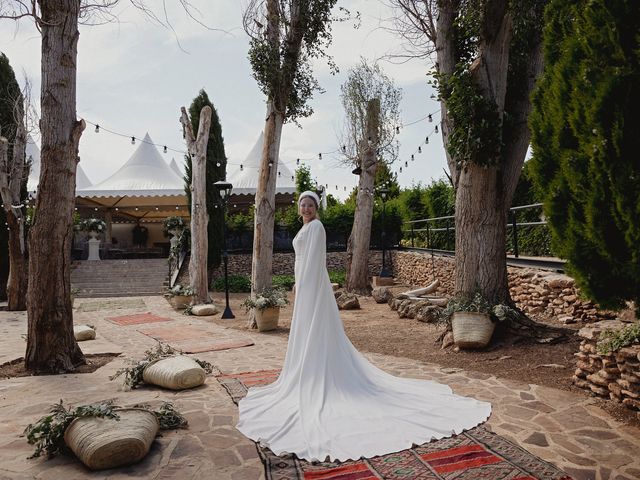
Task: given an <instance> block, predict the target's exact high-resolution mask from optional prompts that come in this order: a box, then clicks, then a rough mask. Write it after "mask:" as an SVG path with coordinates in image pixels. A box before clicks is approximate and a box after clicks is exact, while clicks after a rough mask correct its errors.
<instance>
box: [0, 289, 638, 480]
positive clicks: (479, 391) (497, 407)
mask: <svg viewBox="0 0 640 480" xmlns="http://www.w3.org/2000/svg"><path fill="white" fill-rule="evenodd" d="M243 297H244V295H238V296H234V299H233V303H232V307H234V312H235V313H236V315H242V310H241V309H240V307H239V306H238V304H239V301H240V300H241V299H242V298H243ZM141 298H142V300H143V302H142V303H140V302H136V303H131V302H128V303H127V302H121V303H118V302H114V299H105V300H102V302H104V303H103V304H101V303H100V302H101V300H98V299H77V300H76V302H77V307H78V306H79V307H81V308H76V312H75V323H77V324H80V323H89V324H92V325H95V326H96V327H97V339H96V340H94V341H88V342H82V343H81V344H80V345H81V347H82V349H83V351H84V352H85V353H102V352H114V353H117V352H122V355H121V356H120V357H118V358H116V359H115V360H113V361H112V362H110V363H109V364H107V365H105V366H104V367H102V368H100V369H99V370H97V371H96V372H94V373H92V374H73V375H58V376H40V377H23V378H14V379H7V380H1V381H0V425H2V427H1V428H0V480H4V479H12V480H13V479H15V480H22V479H65V480H74V479H110V480H111V479H114V480H115V479H124V478H132V477H133V478H140V479H157V480H164V479H215V480H227V479H230V480H243V479H247V480H252V479H261V478H264V471H263V467H262V463H261V462H260V459H259V457H258V454H257V451H256V449H255V446H254V444H253V442H251V441H250V440H248V439H246V438H245V437H243V436H242V435H241V434H240V433H239V432H238V431H236V430H235V428H234V425H235V423H236V421H237V410H236V407H235V405H234V404H233V402H232V401H231V399H230V398H229V396H228V395H227V393H226V392H225V390H224V389H223V388H222V387H221V386H220V385H219V384H218V382H217V381H216V380H215V378H213V377H209V378H208V379H207V383H206V384H205V385H204V386H203V387H200V388H198V389H195V390H188V391H182V392H170V391H164V390H160V389H157V388H152V387H148V386H142V387H140V388H137V389H135V390H132V391H124V390H123V389H122V388H121V382H120V381H119V380H115V381H113V382H111V381H109V379H108V377H109V375H112V374H113V373H114V372H115V371H116V370H117V369H118V368H121V367H123V366H125V365H126V361H127V359H137V358H140V357H141V356H142V354H143V352H144V351H145V350H146V349H148V348H150V347H153V346H154V345H155V340H153V338H151V337H149V336H147V335H144V334H143V333H140V330H142V329H143V327H148V326H149V325H145V324H143V325H124V326H120V325H117V324H114V323H112V322H110V321H107V320H105V317H113V316H120V315H129V314H136V313H145V312H151V313H153V314H155V315H158V316H162V317H169V318H170V319H171V320H170V321H169V322H163V323H162V325H163V326H166V327H168V328H174V329H175V331H176V332H181V331H184V330H185V328H187V327H192V328H195V329H198V330H203V331H206V332H207V333H208V335H209V336H210V337H211V338H212V339H215V341H216V343H220V344H222V343H228V344H234V343H236V344H237V343H242V342H247V343H250V341H253V342H254V345H252V346H247V347H241V348H234V349H229V350H220V351H208V352H202V353H198V354H197V355H195V356H196V357H197V358H201V359H203V360H207V361H209V362H211V363H213V364H214V365H216V366H217V367H218V368H220V370H221V371H222V372H224V373H237V372H244V371H256V370H269V369H278V368H280V367H281V365H282V361H283V359H284V353H285V350H286V340H285V339H284V338H282V337H278V336H275V335H270V334H260V333H257V332H240V331H237V330H232V329H228V328H225V327H221V326H219V325H216V324H214V323H212V322H211V321H210V320H209V321H208V320H207V317H193V316H189V317H187V316H183V315H181V314H180V313H177V312H174V311H173V310H172V309H171V307H170V306H169V304H168V303H167V302H166V300H165V299H164V298H162V297H141ZM107 302H109V303H107ZM83 305H84V308H82V307H83ZM101 305H102V306H104V309H103V308H101ZM291 311H292V309H291V308H289V309H286V310H284V311H283V313H284V314H285V315H290V314H291ZM347 314H348V313H347ZM153 325H160V324H159V323H156V324H153ZM25 333H26V315H25V314H24V313H15V312H0V363H4V362H6V361H9V360H13V359H15V358H18V357H22V356H23V355H24V349H25V341H24V338H23V337H24V334H25ZM366 356H367V357H368V358H369V359H370V360H371V361H372V362H373V363H375V364H376V365H378V366H379V367H381V368H383V369H384V370H386V371H388V372H390V373H392V374H394V375H399V376H407V377H415V378H425V379H432V380H437V381H441V382H444V383H447V384H449V385H450V386H451V387H452V388H453V389H454V391H455V392H456V393H458V394H461V395H470V396H474V397H476V398H478V399H481V400H487V401H490V402H491V403H492V405H493V413H492V415H491V418H490V419H489V421H488V425H489V427H490V428H491V429H492V430H493V431H495V432H496V433H498V434H500V435H503V436H504V437H506V438H509V439H510V440H512V441H514V442H516V443H518V444H519V445H521V446H523V447H524V448H526V449H527V450H529V451H530V452H532V453H534V454H535V455H538V456H539V457H541V458H543V459H544V460H547V461H550V462H552V463H554V464H555V465H557V466H558V467H560V468H562V469H564V470H565V471H566V472H567V473H569V474H570V475H572V476H573V477H574V478H575V479H576V480H582V479H594V480H607V479H611V480H632V479H639V478H640V430H638V429H635V428H631V427H627V426H624V425H622V424H620V423H619V422H617V421H616V420H614V419H613V418H611V417H610V416H609V415H608V414H607V413H606V412H604V411H603V410H601V409H599V408H598V407H596V406H595V404H594V401H593V400H591V399H589V398H587V397H584V396H580V395H576V394H572V393H569V392H565V391H561V390H555V389H552V388H548V387H541V386H536V385H528V384H526V383H521V382H515V381H511V380H503V379H499V378H495V377H493V376H490V375H485V374H479V373H474V372H465V371H462V370H459V369H446V368H440V367H439V366H437V365H429V364H424V363H420V362H416V361H414V360H410V359H406V358H396V357H391V356H385V355H378V354H367V355H366ZM109 398H115V399H116V400H117V402H118V403H119V404H122V405H130V404H135V403H141V402H144V403H148V404H151V405H159V403H160V402H161V401H171V402H173V403H174V405H175V406H176V408H178V409H179V410H180V411H182V412H183V413H184V414H185V416H186V417H187V419H188V420H189V425H190V426H189V429H188V430H179V431H172V432H164V433H163V434H162V436H159V437H158V438H157V440H156V442H154V444H153V446H152V449H151V452H150V454H149V455H148V456H147V457H146V458H145V459H144V460H143V461H142V462H140V463H138V464H136V465H134V466H131V467H127V468H121V469H115V470H108V471H103V472H90V471H88V470H87V469H86V468H84V467H83V466H82V465H81V464H80V463H79V462H78V461H76V460H75V459H73V458H72V457H70V456H61V457H58V458H55V459H53V460H49V461H47V460H44V459H33V460H28V459H27V457H28V456H29V455H30V453H31V452H32V448H31V446H30V445H28V444H27V443H26V441H25V439H24V438H23V437H21V436H20V435H21V433H22V431H23V430H24V428H25V426H26V425H27V424H29V423H30V422H33V421H35V420H36V419H37V418H39V417H40V416H42V415H43V414H45V413H46V412H47V411H48V408H49V406H50V405H51V404H53V403H55V402H57V401H59V400H60V399H63V400H64V401H65V403H66V404H72V405H76V404H82V403H91V402H95V401H100V400H104V399H109Z"/></svg>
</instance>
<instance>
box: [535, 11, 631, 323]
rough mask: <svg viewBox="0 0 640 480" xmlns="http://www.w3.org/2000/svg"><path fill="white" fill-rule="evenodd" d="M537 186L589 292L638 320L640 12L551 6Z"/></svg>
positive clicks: (561, 250)
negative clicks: (632, 310)
mask: <svg viewBox="0 0 640 480" xmlns="http://www.w3.org/2000/svg"><path fill="white" fill-rule="evenodd" d="M545 24H546V27H545V46H544V56H545V72H544V75H543V76H542V78H541V81H540V83H539V87H538V89H537V92H536V93H535V95H534V111H533V113H532V116H531V119H530V123H531V127H532V130H533V141H532V143H533V151H534V158H533V160H532V162H533V164H532V176H533V178H534V181H535V184H536V187H537V188H538V189H539V191H540V194H541V195H542V198H543V202H544V204H545V207H544V211H545V215H546V216H547V218H548V221H549V224H550V228H551V232H552V236H553V250H554V251H555V252H556V253H557V254H558V255H559V256H561V257H562V258H565V259H566V260H567V262H568V267H569V271H570V273H571V274H572V275H573V276H574V278H575V279H576V282H577V284H578V285H579V286H580V288H581V289H582V291H583V292H584V293H585V294H586V295H587V296H588V297H589V298H591V299H593V300H594V301H596V302H597V303H599V304H600V305H602V306H603V307H608V308H619V307H622V306H623V305H624V302H625V301H626V300H634V301H635V303H636V316H640V155H638V152H639V151H640V135H639V134H638V132H639V131H640V128H639V127H640V125H639V122H638V113H639V112H640V90H639V89H638V85H640V35H639V34H638V31H639V29H640V3H639V2H637V1H636V0H620V1H617V2H611V1H607V0H588V1H587V0H579V1H572V2H567V1H566V0H552V1H551V2H550V4H549V6H548V8H547V11H546V22H545Z"/></svg>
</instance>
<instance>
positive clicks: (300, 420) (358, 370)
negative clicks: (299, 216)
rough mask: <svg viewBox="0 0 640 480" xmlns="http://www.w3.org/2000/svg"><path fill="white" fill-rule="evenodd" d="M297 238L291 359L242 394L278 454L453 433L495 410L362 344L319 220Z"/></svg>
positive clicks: (346, 449)
mask: <svg viewBox="0 0 640 480" xmlns="http://www.w3.org/2000/svg"><path fill="white" fill-rule="evenodd" d="M293 247H294V249H295V252H296V261H295V278H296V290H295V291H296V297H295V304H294V307H293V319H292V322H291V331H290V333H289V343H288V347H287V353H286V357H285V361H284V366H283V368H282V371H281V373H280V376H279V377H278V379H277V380H276V381H275V382H274V383H272V384H270V385H266V386H263V387H254V388H251V389H249V392H248V393H247V396H246V397H245V398H244V399H242V400H241V401H240V403H239V410H240V421H239V423H238V425H237V428H238V430H240V431H241V432H242V433H243V434H244V435H246V436H247V437H249V438H251V439H252V440H255V441H259V442H261V443H262V444H263V445H266V446H268V447H269V448H270V449H271V450H272V451H273V452H274V453H275V454H276V455H280V454H282V453H284V452H288V453H295V454H296V455H297V456H298V457H299V458H302V459H306V460H309V461H324V460H325V459H326V458H327V457H329V459H330V460H331V461H335V460H338V461H345V460H348V459H353V460H355V459H358V458H360V457H373V456H376V455H382V454H386V453H390V452H397V451H400V450H403V449H406V448H410V447H411V446H412V445H413V444H418V445H419V444H422V443H425V442H428V441H430V440H432V439H438V438H443V437H448V436H451V435H453V434H456V433H460V432H461V431H463V430H466V429H469V428H472V427H474V426H476V425H478V424H479V423H482V422H483V421H485V420H486V419H487V418H488V417H489V415H490V413H491V405H490V404H489V403H486V402H481V401H478V400H475V399H473V398H467V397H461V396H458V395H455V394H453V393H452V391H451V388H449V387H448V386H447V385H443V384H440V383H436V382H432V381H427V380H418V379H410V378H399V377H394V376H393V375H390V374H388V373H386V372H384V371H383V370H381V369H379V368H377V367H376V366H374V365H372V364H371V363H370V362H369V361H368V360H367V359H366V358H365V357H364V356H363V355H362V354H361V353H360V352H358V351H357V350H356V348H355V347H354V346H353V345H352V344H351V342H350V341H349V339H348V337H347V336H346V334H345V332H344V327H343V325H342V320H341V319H340V315H339V311H338V308H337V306H336V302H335V299H334V295H333V290H332V288H331V282H330V281H329V275H328V273H327V269H326V234H325V231H324V227H323V225H322V223H321V222H320V221H319V220H312V221H311V222H309V223H307V224H305V225H304V226H303V227H302V229H301V230H300V231H299V232H298V234H297V235H296V237H295V238H294V240H293Z"/></svg>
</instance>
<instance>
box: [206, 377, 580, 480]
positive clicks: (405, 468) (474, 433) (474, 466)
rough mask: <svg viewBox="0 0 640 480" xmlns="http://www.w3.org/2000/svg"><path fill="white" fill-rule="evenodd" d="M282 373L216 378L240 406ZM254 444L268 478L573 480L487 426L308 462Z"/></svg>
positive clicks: (336, 479) (317, 479)
mask: <svg viewBox="0 0 640 480" xmlns="http://www.w3.org/2000/svg"><path fill="white" fill-rule="evenodd" d="M278 374H279V370H263V371H258V372H244V373H238V374H227V375H219V376H218V377H217V379H218V381H219V382H220V384H221V385H222V386H224V388H225V389H226V390H227V392H228V393H229V395H230V396H231V398H232V399H233V401H234V402H235V403H236V404H237V403H238V402H239V401H240V399H242V398H243V397H244V396H245V395H246V393H247V389H248V388H249V387H252V386H254V385H266V384H268V383H271V382H273V381H274V380H276V379H277V378H278ZM256 447H257V449H258V453H259V454H260V457H261V458H262V461H263V463H264V466H265V478H266V479H267V480H380V479H385V480H571V477H569V475H567V474H566V473H564V472H563V471H561V470H559V469H558V468H557V467H555V466H554V465H552V464H550V463H548V462H545V461H544V460H542V459H540V458H538V457H536V456H535V455H533V454H531V453H529V452H527V451H526V450H525V449H523V448H521V447H519V446H518V445H516V444H514V443H512V442H510V441H509V440H507V439H505V438H503V437H501V436H499V435H497V434H495V433H493V432H491V431H489V430H488V429H487V428H485V427H483V426H479V427H475V428H473V429H471V430H468V431H466V432H463V433H461V434H460V435H456V436H454V437H450V438H444V439H441V440H437V441H434V442H429V443H425V444H423V445H420V446H416V447H413V448H411V449H407V450H403V451H401V452H397V453H389V454H387V455H383V456H379V457H373V458H365V459H360V460H358V461H349V462H343V463H337V462H326V463H325V462H321V463H318V462H313V463H310V462H307V461H304V460H300V459H298V458H297V457H296V456H295V455H281V456H279V457H278V456H276V455H274V454H273V452H272V451H271V450H269V449H268V448H265V447H262V446H261V445H259V444H256Z"/></svg>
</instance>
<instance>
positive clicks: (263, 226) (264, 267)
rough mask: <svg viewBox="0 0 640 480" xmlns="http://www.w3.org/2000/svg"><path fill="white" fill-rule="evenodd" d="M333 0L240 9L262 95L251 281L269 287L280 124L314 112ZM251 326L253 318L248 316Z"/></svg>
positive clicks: (257, 0) (261, 3) (261, 0)
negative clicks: (315, 64)
mask: <svg viewBox="0 0 640 480" xmlns="http://www.w3.org/2000/svg"><path fill="white" fill-rule="evenodd" d="M336 1H337V0H290V1H288V2H282V1H279V0H251V1H250V2H249V4H248V6H247V8H246V10H245V12H244V19H243V20H244V28H245V31H246V32H247V33H248V34H249V36H250V46H249V61H250V62H251V67H252V70H253V76H254V78H255V79H256V81H257V82H258V85H259V87H260V89H261V90H262V92H263V93H264V95H265V96H266V99H267V102H266V103H267V112H266V115H265V127H264V142H265V145H264V148H263V150H262V151H263V155H262V159H261V161H260V170H259V173H258V176H259V178H258V187H257V189H256V198H255V205H256V211H255V225H254V241H253V260H252V268H251V271H252V273H251V284H252V289H253V291H259V290H262V289H264V288H267V287H269V286H271V273H272V266H273V258H272V257H273V256H272V253H273V229H274V221H275V187H276V179H277V177H278V158H279V154H280V152H279V147H280V139H281V136H282V127H283V124H284V123H285V122H286V121H289V122H296V120H297V119H298V118H304V117H307V116H309V115H311V114H312V113H313V110H312V108H311V107H310V106H309V105H308V103H307V101H308V100H309V99H310V98H311V96H312V94H313V93H314V91H317V90H319V89H320V88H319V85H318V82H317V80H316V79H315V78H314V76H313V73H312V65H311V63H312V61H313V60H314V59H319V58H320V59H322V58H324V59H329V64H330V66H331V67H332V70H333V71H335V70H336V68H335V65H333V62H331V60H330V57H328V55H327V53H326V50H327V47H328V45H329V44H330V43H331V20H332V17H331V9H332V8H333V7H334V5H335V4H336ZM251 326H255V321H254V320H253V318H252V319H251Z"/></svg>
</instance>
